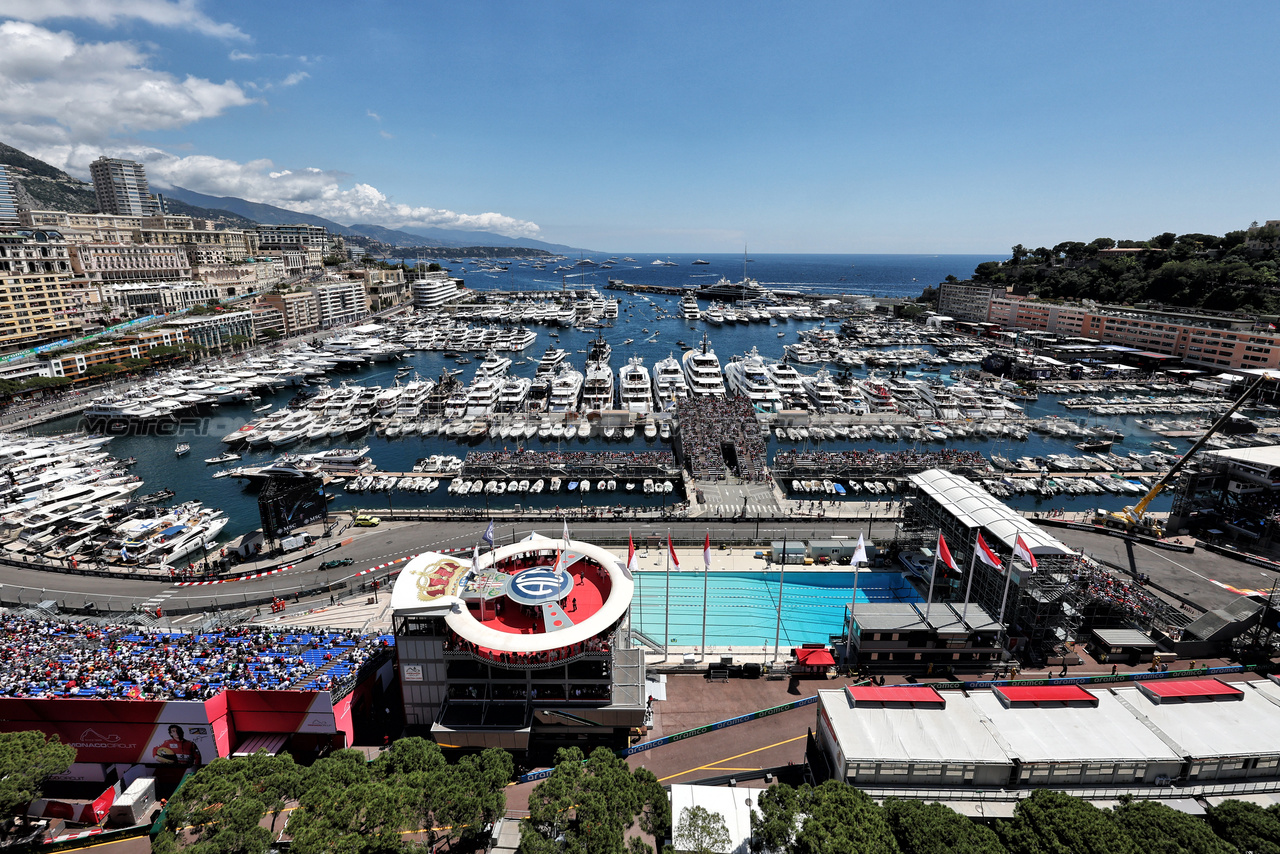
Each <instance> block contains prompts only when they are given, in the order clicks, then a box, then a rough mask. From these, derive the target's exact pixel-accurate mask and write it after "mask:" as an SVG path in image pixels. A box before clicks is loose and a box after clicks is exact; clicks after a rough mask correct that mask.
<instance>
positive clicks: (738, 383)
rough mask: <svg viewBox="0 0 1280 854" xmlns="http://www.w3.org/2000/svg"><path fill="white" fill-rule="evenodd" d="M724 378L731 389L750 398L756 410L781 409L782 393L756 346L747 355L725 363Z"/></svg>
mask: <svg viewBox="0 0 1280 854" xmlns="http://www.w3.org/2000/svg"><path fill="white" fill-rule="evenodd" d="M724 378H725V383H726V384H727V385H728V386H729V390H730V391H731V392H733V393H734V394H740V395H742V396H743V397H745V398H747V399H748V400H750V401H751V405H752V406H753V407H754V408H755V410H756V412H779V411H781V409H782V395H781V394H779V393H778V389H777V387H776V386H774V384H773V380H771V379H769V373H768V372H767V371H766V370H765V367H764V359H763V358H761V356H760V353H759V351H758V350H756V348H755V347H752V348H751V352H750V353H748V354H747V355H746V356H743V357H740V358H735V359H733V360H732V361H731V362H729V364H727V365H725V368H724Z"/></svg>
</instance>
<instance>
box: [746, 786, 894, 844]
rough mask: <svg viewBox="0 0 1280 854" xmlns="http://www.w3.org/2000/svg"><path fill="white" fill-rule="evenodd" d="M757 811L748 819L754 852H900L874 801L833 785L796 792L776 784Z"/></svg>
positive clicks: (763, 797)
mask: <svg viewBox="0 0 1280 854" xmlns="http://www.w3.org/2000/svg"><path fill="white" fill-rule="evenodd" d="M757 808H758V812H753V813H752V815H751V840H750V846H751V850H752V851H755V852H765V851H778V852H781V851H787V852H795V854H819V852H827V851H858V852H869V854H877V852H882V853H883V854H896V852H898V851H899V848H898V843H897V841H896V840H895V839H894V837H893V831H892V830H891V829H890V828H889V823H888V822H887V821H886V820H885V815H884V812H883V811H882V810H881V809H880V807H878V806H876V803H875V801H873V800H871V798H869V797H867V795H866V793H865V792H862V791H861V790H859V789H855V788H853V787H852V786H849V785H847V784H845V783H842V782H840V781H838V780H828V781H826V782H825V783H823V784H822V785H821V786H809V785H808V784H805V785H803V786H801V787H799V788H798V789H793V788H792V787H790V786H788V785H786V784H783V783H778V784H775V785H773V786H770V787H769V788H768V789H766V790H765V791H764V792H763V793H762V794H761V795H760V797H759V799H758V801H757Z"/></svg>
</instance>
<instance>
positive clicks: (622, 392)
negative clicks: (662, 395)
mask: <svg viewBox="0 0 1280 854" xmlns="http://www.w3.org/2000/svg"><path fill="white" fill-rule="evenodd" d="M618 406H619V408H621V409H626V410H628V411H630V412H639V413H642V414H647V413H650V412H652V411H653V388H652V384H651V381H650V378H649V369H648V368H646V367H645V366H644V360H643V359H641V358H640V357H639V356H632V357H631V358H630V359H628V360H627V365H626V367H624V368H621V369H619V371H618Z"/></svg>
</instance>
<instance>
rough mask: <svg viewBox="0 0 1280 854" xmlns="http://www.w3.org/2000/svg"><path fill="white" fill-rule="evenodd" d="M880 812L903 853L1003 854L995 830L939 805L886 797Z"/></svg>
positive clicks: (1002, 848)
mask: <svg viewBox="0 0 1280 854" xmlns="http://www.w3.org/2000/svg"><path fill="white" fill-rule="evenodd" d="M883 809H884V813H885V817H886V818H887V819H888V821H889V827H890V828H891V829H892V830H893V836H894V838H895V839H896V840H897V841H898V847H899V848H901V849H902V852H903V854H952V853H953V852H965V854H1004V851H1005V847H1004V845H1002V844H1001V843H1000V837H998V836H996V834H995V831H993V830H992V829H991V828H989V827H984V826H983V825H980V824H977V823H975V822H973V821H970V820H969V818H968V817H967V816H963V815H961V814H960V813H958V812H956V811H955V810H953V809H951V808H950V807H947V806H943V805H942V804H938V803H933V804H928V803H925V802H924V801H914V800H904V799H902V798H888V799H886V800H885V802H884V804H883Z"/></svg>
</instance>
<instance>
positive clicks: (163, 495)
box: [138, 489, 176, 504]
mask: <svg viewBox="0 0 1280 854" xmlns="http://www.w3.org/2000/svg"><path fill="white" fill-rule="evenodd" d="M175 494H176V493H174V491H173V490H172V489H161V490H158V491H156V492H152V493H150V494H149V495H144V496H142V497H141V498H139V499H138V500H139V501H140V502H142V503H143V504H156V503H158V502H160V501H165V500H167V499H169V498H172V497H173V496H174V495H175Z"/></svg>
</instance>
